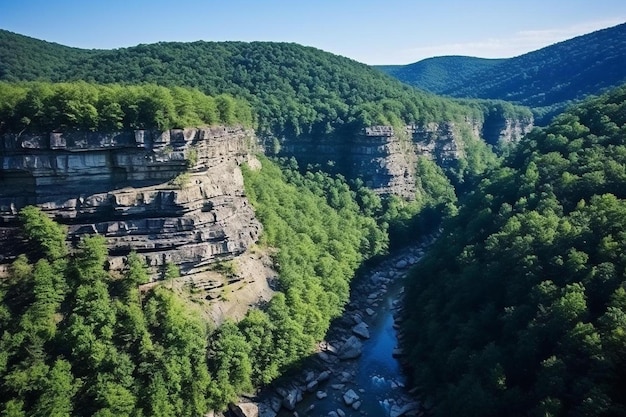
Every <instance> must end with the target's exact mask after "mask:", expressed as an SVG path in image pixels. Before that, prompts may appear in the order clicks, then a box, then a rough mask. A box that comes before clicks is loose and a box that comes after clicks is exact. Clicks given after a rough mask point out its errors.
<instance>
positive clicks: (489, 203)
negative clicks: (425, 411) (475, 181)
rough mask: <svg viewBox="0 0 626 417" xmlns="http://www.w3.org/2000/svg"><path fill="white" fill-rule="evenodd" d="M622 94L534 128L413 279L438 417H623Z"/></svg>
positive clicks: (413, 325) (408, 327)
mask: <svg viewBox="0 0 626 417" xmlns="http://www.w3.org/2000/svg"><path fill="white" fill-rule="evenodd" d="M625 166H626V87H621V88H619V89H616V90H614V91H612V92H611V93H610V94H607V95H604V96H601V97H599V98H595V99H593V100H590V101H588V102H586V103H585V104H584V105H581V106H579V107H576V108H574V109H572V110H571V111H569V112H567V113H564V114H562V115H561V116H559V117H557V118H556V120H555V121H554V122H553V123H552V124H551V125H550V126H548V127H546V128H543V129H535V130H534V131H533V132H532V133H531V134H529V135H528V136H527V137H526V138H525V139H524V140H523V141H522V142H521V143H520V144H519V146H518V147H517V149H515V151H514V152H513V153H512V154H511V155H510V156H509V157H508V158H507V159H506V161H505V162H504V164H503V166H502V167H500V168H498V169H496V170H494V171H493V172H491V173H490V174H489V175H487V176H486V178H485V179H484V180H482V182H481V183H480V184H479V185H478V187H477V188H476V189H475V191H473V192H472V193H471V194H470V195H469V196H468V198H467V199H466V200H465V202H464V204H463V206H462V207H461V209H460V211H459V214H458V216H456V217H455V218H453V219H451V220H449V221H448V223H447V225H446V227H445V232H444V235H443V236H442V237H441V239H440V241H439V242H438V244H437V245H436V247H435V248H434V249H433V250H432V251H431V253H430V254H429V255H428V257H427V258H426V259H425V261H424V262H423V263H422V264H421V265H420V266H419V267H418V268H417V270H415V271H414V273H413V274H412V276H411V278H410V281H409V282H410V285H409V288H408V294H407V299H409V300H411V304H410V306H409V312H408V318H407V321H406V322H405V325H404V330H405V331H406V334H407V343H406V346H407V347H409V349H410V355H409V358H410V363H412V364H414V365H415V367H414V369H413V376H414V380H415V383H416V384H417V385H418V386H419V387H420V388H421V389H422V390H423V395H424V396H426V397H429V398H431V399H433V400H434V403H435V404H436V408H435V411H434V412H435V415H437V416H502V415H508V416H515V415H519V416H521V415H533V416H564V415H571V416H596V415H624V414H625V413H626V401H625V398H626V396H625V395H624V393H625V392H624V385H623V381H624V378H625V377H626V375H625V374H624V372H625V370H626V355H625V351H624V346H626V339H625V335H626V291H625V289H624V288H625V286H626V281H624V272H625V271H626V259H625V258H624V251H623V248H624V246H625V245H626V241H625V240H624V239H625V237H626V200H625V199H626V189H625V188H624V184H626V171H625V168H624V167H625Z"/></svg>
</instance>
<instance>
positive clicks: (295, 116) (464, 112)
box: [0, 31, 488, 137]
mask: <svg viewBox="0 0 626 417" xmlns="http://www.w3.org/2000/svg"><path fill="white" fill-rule="evenodd" d="M0 35H1V37H0V42H1V44H2V46H0V63H1V64H0V65H1V67H0V78H1V79H3V80H11V81H17V80H35V79H41V80H50V81H73V80H85V81H92V82H98V83H131V84H137V83H146V82H148V83H156V84H159V85H165V86H190V87H196V88H199V89H201V90H202V91H203V92H205V93H208V94H211V95H216V94H222V93H229V94H231V95H235V96H240V97H243V98H245V99H247V100H248V101H249V102H250V103H251V104H252V105H253V107H254V109H255V110H256V112H257V114H258V124H259V131H261V132H265V133H267V132H271V133H273V134H275V135H276V136H278V137H285V136H286V137H297V136H301V135H303V136H313V137H320V136H327V135H329V134H331V133H333V132H336V133H339V134H345V133H349V134H352V133H354V132H356V131H358V130H359V129H361V128H362V127H363V126H368V125H375V124H387V125H402V124H410V123H414V122H441V121H451V120H464V119H465V118H466V117H467V116H470V117H472V118H474V119H481V118H482V117H483V116H482V115H483V113H484V112H485V111H486V110H485V109H486V108H487V107H488V105H487V104H485V103H482V104H474V105H472V106H468V105H460V104H458V103H456V102H453V101H452V100H449V99H444V98H440V97H436V96H434V95H431V94H428V93H424V92H420V91H416V90H415V89H413V88H410V87H408V86H406V85H403V84H401V83H400V82H398V81H397V80H395V79H393V78H392V77H389V76H387V75H385V74H382V73H381V72H380V71H377V70H375V69H373V68H370V67H368V66H367V65H364V64H360V63H358V62H356V61H353V60H350V59H348V58H344V57H340V56H337V55H333V54H331V53H328V52H324V51H321V50H318V49H315V48H311V47H304V46H301V45H297V44H293V43H272V42H251V43H245V42H202V41H200V42H193V43H176V42H160V43H157V44H150V45H138V46H135V47H131V48H122V49H114V50H89V51H88V50H79V49H75V48H68V47H63V46H60V45H57V44H51V43H47V42H44V41H38V40H35V39H31V38H27V37H24V36H21V35H16V34H13V33H10V32H6V31H0ZM51 56H54V59H50V57H51ZM24 68H28V70H27V71H25V70H24ZM344 136H345V135H344Z"/></svg>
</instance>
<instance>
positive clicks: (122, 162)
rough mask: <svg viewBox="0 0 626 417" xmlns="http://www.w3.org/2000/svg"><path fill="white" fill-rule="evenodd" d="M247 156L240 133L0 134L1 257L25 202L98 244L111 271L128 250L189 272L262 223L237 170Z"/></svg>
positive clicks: (230, 251) (235, 249)
mask: <svg viewBox="0 0 626 417" xmlns="http://www.w3.org/2000/svg"><path fill="white" fill-rule="evenodd" d="M255 150H256V139H255V137H254V134H253V132H252V131H249V130H245V129H241V128H224V127H218V128H205V129H180V130H170V131H166V132H154V131H143V130H139V131H135V132H121V133H109V134H103V133H86V132H74V133H52V134H50V135H41V136H24V135H22V136H19V135H5V136H3V137H2V138H0V166H1V167H2V170H1V171H0V216H1V220H2V222H1V224H0V261H1V260H2V257H4V258H5V261H7V260H9V259H6V258H10V257H11V256H13V255H15V254H16V253H17V252H19V251H20V250H21V249H23V248H20V245H19V239H18V236H17V235H16V232H15V230H16V228H15V226H16V215H17V213H18V211H19V210H20V209H21V208H22V207H24V206H26V205H30V204H36V205H38V206H40V207H41V208H42V209H43V210H44V211H45V212H47V213H48V214H49V215H50V216H51V217H53V218H55V219H56V220H57V221H59V222H61V223H64V224H66V225H67V226H68V228H69V236H70V239H71V240H73V241H76V240H77V239H78V238H79V237H80V235H82V234H85V233H94V232H97V233H100V234H102V235H103V236H105V237H106V238H107V242H108V246H109V249H110V253H111V255H112V256H111V266H112V267H113V268H118V267H120V266H121V261H122V259H123V256H125V255H126V254H128V253H129V251H131V250H135V251H137V252H139V253H141V254H142V255H144V256H145V257H146V259H147V260H148V263H149V265H150V266H151V267H153V270H154V271H157V270H158V267H159V266H161V265H163V264H164V263H165V262H173V263H175V264H177V265H179V266H180V267H181V269H182V270H183V271H188V270H190V269H192V268H194V267H198V266H201V265H203V264H205V263H208V262H210V261H213V260H216V259H224V258H230V257H232V256H234V255H237V254H240V253H242V252H243V251H244V250H245V249H246V248H247V247H249V246H250V245H251V244H252V243H254V242H255V241H256V240H257V238H258V236H259V233H260V231H261V225H260V223H259V222H258V221H257V220H256V218H255V217H254V212H253V210H252V207H250V205H249V204H248V201H247V199H246V197H245V195H244V189H243V178H242V176H241V171H240V169H239V165H240V164H241V163H242V162H244V161H246V160H247V159H249V158H250V155H251V152H253V151H255Z"/></svg>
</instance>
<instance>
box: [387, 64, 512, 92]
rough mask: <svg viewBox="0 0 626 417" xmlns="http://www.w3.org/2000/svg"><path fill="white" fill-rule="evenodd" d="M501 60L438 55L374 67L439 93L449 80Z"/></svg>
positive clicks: (464, 77)
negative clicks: (410, 62)
mask: <svg viewBox="0 0 626 417" xmlns="http://www.w3.org/2000/svg"><path fill="white" fill-rule="evenodd" d="M503 61H505V60H504V59H487V58H476V57H470V56H438V57H434V58H427V59H423V60H421V61H418V62H414V63H412V64H408V65H377V66H375V68H378V69H379V70H381V71H383V72H385V73H387V74H389V75H391V76H392V77H395V78H397V79H398V80H400V81H402V82H403V83H405V84H409V85H412V86H414V87H417V88H421V89H424V90H426V91H430V92H433V93H441V92H442V91H445V90H446V89H448V88H449V87H450V83H451V82H455V81H456V80H459V79H466V78H468V77H470V76H472V75H474V74H475V73H477V72H479V71H484V70H487V69H490V68H491V67H493V66H494V65H497V64H500V63H502V62H503Z"/></svg>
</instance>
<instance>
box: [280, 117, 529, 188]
mask: <svg viewBox="0 0 626 417" xmlns="http://www.w3.org/2000/svg"><path fill="white" fill-rule="evenodd" d="M532 126H533V121H532V120H531V119H506V118H503V117H501V116H497V117H496V116H493V117H491V116H490V117H487V118H486V119H485V120H484V121H482V120H475V119H470V118H467V119H466V120H464V121H462V122H441V123H423V124H415V125H410V126H406V127H405V129H404V131H402V132H396V131H394V129H393V128H392V127H391V126H371V127H369V128H366V129H363V131H361V132H360V133H359V134H357V135H354V136H352V137H346V138H341V140H339V139H337V138H329V139H328V140H313V139H309V140H307V139H299V140H297V141H296V140H293V141H292V140H284V141H283V143H282V144H281V152H280V154H281V155H284V156H289V157H290V156H294V157H295V158H296V159H297V160H298V161H299V163H300V164H301V165H302V166H306V165H307V164H314V165H320V166H321V167H323V168H324V169H326V170H331V171H333V170H334V171H336V172H339V173H341V174H343V175H345V176H346V177H348V178H361V179H362V180H363V182H364V183H365V184H366V185H367V186H368V187H369V188H371V189H373V190H374V191H375V192H377V193H379V194H396V195H399V196H402V197H405V198H408V199H412V198H414V197H415V191H416V178H415V166H416V161H417V158H418V157H419V156H426V157H428V158H430V159H432V160H433V161H435V162H436V163H437V164H438V165H439V166H441V167H442V168H444V169H455V168H456V167H457V166H458V164H459V162H460V160H461V159H463V158H464V157H465V155H466V153H465V146H466V143H467V140H468V139H470V140H484V141H485V142H487V143H489V144H493V145H495V144H502V143H507V142H516V141H518V140H519V139H521V137H522V136H523V135H524V134H526V133H527V132H529V131H530V130H531V129H532ZM268 148H269V146H268Z"/></svg>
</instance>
